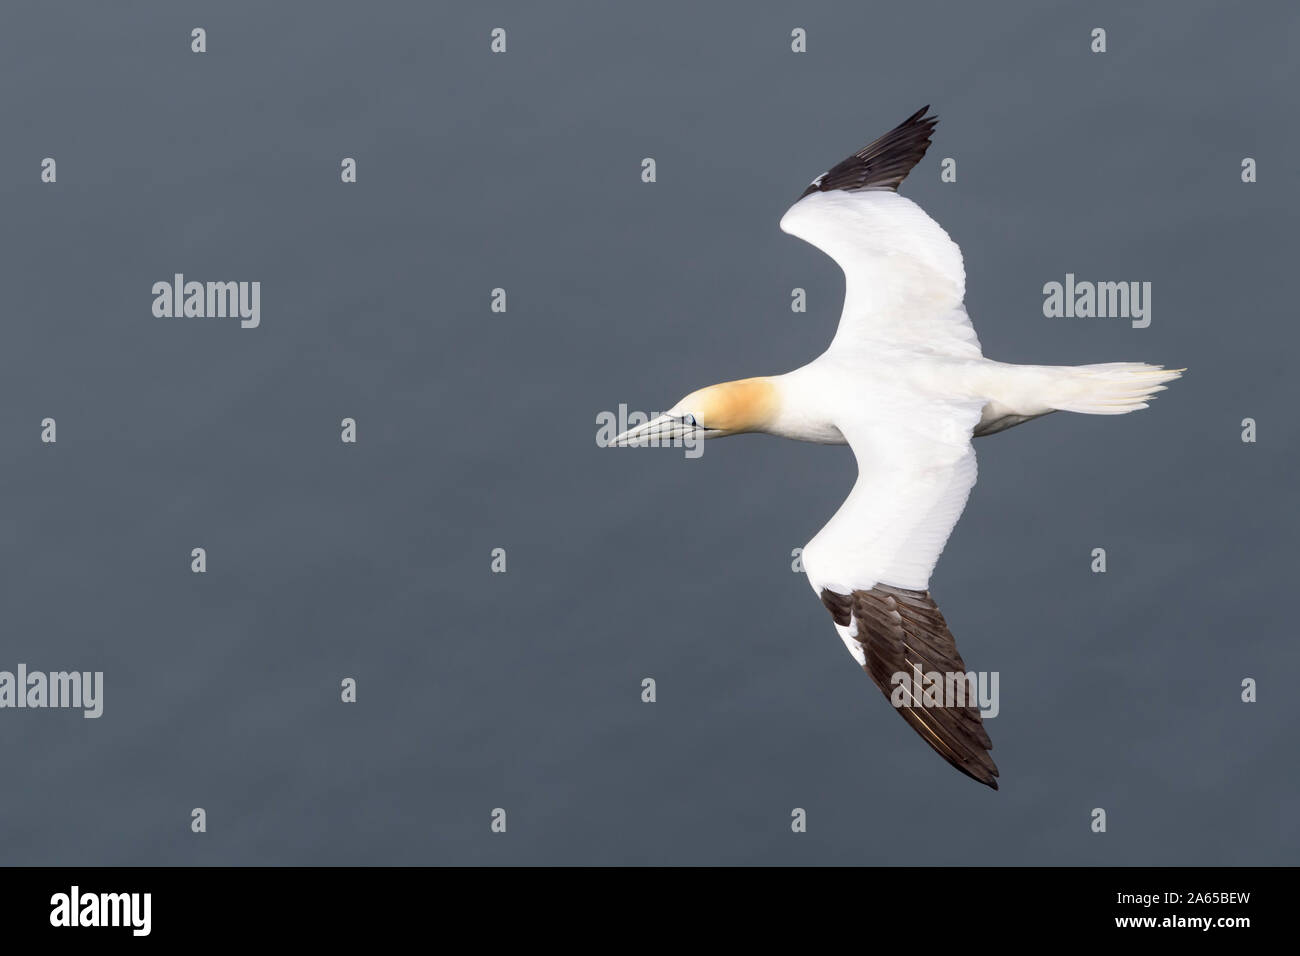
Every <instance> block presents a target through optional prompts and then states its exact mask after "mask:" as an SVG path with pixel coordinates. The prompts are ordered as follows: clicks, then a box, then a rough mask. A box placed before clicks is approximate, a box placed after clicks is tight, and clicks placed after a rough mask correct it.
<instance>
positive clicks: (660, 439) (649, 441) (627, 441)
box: [610, 415, 696, 448]
mask: <svg viewBox="0 0 1300 956" xmlns="http://www.w3.org/2000/svg"><path fill="white" fill-rule="evenodd" d="M695 432H696V426H695V425H694V424H687V422H686V420H685V419H682V418H677V417H676V416H674V415H660V416H659V417H658V418H652V419H650V421H648V422H646V423H645V424H644V425H638V426H636V428H629V429H628V430H627V431H625V432H623V434H621V435H619V436H618V437H616V438H615V439H614V440H613V441H612V442H610V445H611V446H612V447H616V448H627V447H631V446H643V445H649V446H651V447H655V448H657V447H660V446H664V445H673V444H680V443H681V442H683V441H688V440H691V439H693V438H694V437H695Z"/></svg>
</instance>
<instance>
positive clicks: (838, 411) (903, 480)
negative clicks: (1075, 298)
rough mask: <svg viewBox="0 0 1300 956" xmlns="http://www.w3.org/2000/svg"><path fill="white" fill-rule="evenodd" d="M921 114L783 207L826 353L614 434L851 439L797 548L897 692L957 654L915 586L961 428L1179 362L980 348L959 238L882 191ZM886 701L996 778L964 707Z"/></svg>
mask: <svg viewBox="0 0 1300 956" xmlns="http://www.w3.org/2000/svg"><path fill="white" fill-rule="evenodd" d="M926 109H928V107H927V108H926ZM925 112H926V110H924V109H923V110H920V111H919V112H917V113H916V114H914V115H913V116H912V117H910V118H909V119H908V120H906V121H905V122H904V123H903V124H901V125H900V126H898V127H896V128H895V129H894V130H891V131H890V132H889V133H886V134H885V135H884V136H882V137H880V139H878V140H876V141H874V142H873V143H871V144H870V145H868V146H866V147H864V148H863V149H862V150H860V151H859V152H857V153H855V154H854V155H853V156H850V157H849V158H848V159H846V160H844V161H843V162H841V163H839V164H838V165H837V166H835V167H833V168H832V169H831V170H829V171H828V172H826V173H823V174H822V175H821V176H819V177H817V179H815V180H814V181H813V183H812V185H810V186H809V187H808V189H807V190H806V191H805V193H804V195H803V196H802V197H801V198H800V199H799V201H798V202H796V203H795V204H794V205H793V206H792V207H791V208H790V210H789V211H788V212H787V213H786V214H785V216H784V217H783V218H782V219H781V228H782V229H783V230H784V231H786V232H788V233H790V234H791V235H794V236H798V237H799V238H801V239H803V240H805V241H807V242H809V243H811V244H812V245H814V246H816V247H817V248H819V249H821V250H822V251H824V252H825V253H826V254H827V255H829V256H830V257H831V258H832V259H834V260H835V262H836V263H838V264H839V266H840V268H841V269H843V270H844V276H845V294H844V308H843V311H842V313H841V315H840V322H839V327H838V328H837V330H836V333H835V337H834V339H833V340H832V341H831V344H830V347H829V348H828V349H827V350H826V351H825V353H823V354H822V355H820V356H819V357H818V358H816V359H814V360H813V361H812V362H810V363H808V364H807V365H805V366H803V367H802V368H798V369H795V370H794V371H792V372H789V373H787V374H785V375H777V376H771V377H765V378H757V379H745V380H742V381H739V382H726V383H723V384H721V385H714V386H710V387H708V388H705V389H701V390H699V391H697V392H693V393H691V394H690V395H688V396H686V398H684V399H682V400H681V401H680V402H678V403H677V404H676V405H675V406H674V407H673V408H672V409H670V410H669V412H668V413H667V414H665V415H663V416H660V417H659V418H657V419H655V420H654V421H652V422H649V423H647V424H646V425H643V426H640V427H639V428H636V429H632V430H630V431H628V432H625V433H624V434H623V435H620V436H619V437H618V439H616V443H617V444H637V443H639V442H641V441H643V440H646V439H648V438H651V437H656V438H658V439H660V440H663V439H672V438H680V437H682V436H683V435H686V434H688V433H689V434H692V435H693V436H694V437H703V438H715V437H722V436H726V435H733V434H737V433H740V432H746V431H762V432H768V433H771V434H775V435H782V436H785V437H788V438H794V439H799V440H802V441H811V442H820V443H829V444H840V443H847V444H848V445H849V446H850V447H851V448H852V450H853V454H854V456H855V458H856V459H857V464H858V479H857V482H856V483H855V484H854V486H853V489H852V491H850V493H849V496H848V498H847V499H846V500H845V501H844V504H843V505H841V506H840V508H839V510H838V511H836V512H835V514H834V516H833V517H832V518H831V519H830V521H829V522H827V524H826V526H825V527H824V528H822V529H821V531H819V532H818V533H817V535H816V536H815V537H814V538H813V539H812V541H810V542H809V543H808V545H807V546H806V547H805V548H804V550H803V565H804V569H805V571H806V572H807V576H808V582H809V584H811V585H812V587H813V590H814V591H816V592H817V593H818V594H819V596H820V597H821V598H822V601H823V603H824V604H825V605H826V606H827V608H828V609H829V610H830V611H831V614H832V618H833V619H834V621H835V627H836V631H837V633H838V634H839V635H840V637H841V639H842V640H843V641H844V644H845V645H846V646H847V647H848V649H849V652H850V653H851V654H852V655H853V657H854V659H855V660H856V661H857V662H858V663H859V664H861V665H862V666H863V667H864V669H866V671H867V673H868V674H869V675H870V676H871V677H872V680H873V681H875V682H876V684H877V686H879V687H880V689H881V690H882V691H884V693H885V694H886V696H890V697H891V699H894V700H895V703H896V705H897V697H896V695H895V694H894V693H893V689H894V687H895V686H896V677H897V675H898V674H899V673H907V672H913V673H920V672H921V671H928V670H930V669H931V668H937V669H944V668H947V669H949V670H950V671H951V670H952V669H956V670H957V671H963V670H964V668H965V665H964V663H963V662H962V660H961V657H960V655H959V654H958V653H957V649H956V644H955V641H954V639H953V637H952V634H951V632H950V631H949V630H948V628H947V624H946V622H945V621H944V619H943V616H942V614H940V613H939V610H938V607H937V605H935V604H934V601H933V599H932V598H931V597H930V595H929V592H928V590H927V589H928V587H929V582H930V574H931V572H932V571H933V570H934V566H935V564H936V562H937V561H938V560H939V555H940V553H941V552H942V551H943V548H944V545H945V543H946V542H947V540H948V536H949V535H950V534H951V532H952V529H953V527H954V526H955V525H956V523H957V519H958V518H960V517H961V513H962V510H963V509H964V508H965V506H966V500H967V498H968V497H969V495H970V492H971V489H972V488H973V487H974V485H975V478H976V464H975V449H974V447H973V445H972V439H973V438H974V437H977V436H981V435H987V434H993V433H995V432H998V431H1001V430H1003V429H1005V428H1010V427H1012V426H1014V425H1018V424H1020V423H1022V422H1025V421H1029V420H1030V419H1033V418H1037V417H1039V416H1042V415H1045V414H1048V413H1049V412H1053V411H1058V410H1061V411H1072V412H1083V413H1087V414H1095V415H1116V414H1124V413H1126V412H1131V411H1135V410H1137V409H1141V408H1146V407H1147V401H1148V400H1149V399H1150V398H1151V396H1152V395H1153V394H1154V393H1156V392H1158V391H1162V390H1163V387H1164V386H1163V384H1162V383H1164V382H1167V381H1170V380H1172V379H1175V378H1177V377H1178V376H1179V371H1172V370H1167V369H1163V368H1160V367H1159V366H1152V365H1146V364H1142V363H1134V362H1121V363H1108V364H1104V365H1083V366H1043V365H1008V364H1005V363H1002V362H995V361H992V360H989V359H986V358H984V357H983V354H982V352H981V349H980V344H979V339H978V338H977V336H976V334H975V330H974V328H973V327H972V325H971V321H970V318H969V317H968V316H967V314H966V308H965V305H964V304H963V299H964V297H965V289H966V275H965V269H964V266H963V263H962V255H961V250H960V249H959V248H958V247H957V244H956V243H954V242H953V241H952V239H950V238H949V236H948V234H947V233H946V232H944V230H943V229H942V228H941V227H940V226H939V225H938V223H936V222H935V221H934V220H933V219H931V218H930V217H929V216H928V215H926V214H925V212H924V211H923V210H922V209H921V208H920V207H919V206H917V205H916V203H914V202H912V201H911V200H909V199H905V198H903V197H902V196H900V195H898V194H897V192H896V190H897V188H898V185H899V184H900V183H901V182H902V180H903V178H904V177H905V176H906V175H907V172H908V171H909V170H910V169H911V168H912V166H914V165H915V164H916V162H917V161H919V160H920V158H921V157H922V156H923V155H924V153H925V151H926V148H927V147H928V146H929V142H930V135H931V133H932V132H933V129H934V125H935V123H936V120H935V118H933V117H924V114H925ZM899 713H900V714H901V715H902V716H903V717H904V719H906V720H907V722H908V723H909V724H910V725H911V726H912V727H913V728H914V729H915V730H916V731H917V733H919V734H920V735H921V737H922V738H923V739H925V741H926V742H927V743H928V744H929V745H930V746H931V747H933V748H934V749H935V750H936V751H937V752H938V753H939V754H940V755H942V756H943V757H944V759H945V760H947V761H948V762H949V763H951V764H952V765H953V766H955V767H957V768H958V769H959V770H961V771H962V772H963V773H966V774H967V775H969V776H972V777H974V778H975V779H977V780H979V781H981V782H982V783H985V784H987V785H989V786H991V787H993V788H994V789H996V788H997V782H996V779H995V778H996V776H997V774H998V771H997V767H996V766H995V765H994V764H993V761H992V759H991V758H990V757H989V755H988V750H989V749H990V748H991V747H992V743H991V742H990V741H989V739H988V735H987V734H986V733H985V732H984V730H983V728H982V726H981V723H980V716H979V711H978V710H977V709H973V708H972V707H970V706H968V705H966V706H952V707H950V708H941V709H937V710H933V709H932V710H926V709H924V708H922V707H921V705H920V703H918V702H917V701H916V699H915V698H914V697H912V696H909V697H908V698H907V702H906V703H904V704H903V705H902V706H901V707H900V709H899Z"/></svg>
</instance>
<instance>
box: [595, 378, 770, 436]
mask: <svg viewBox="0 0 1300 956" xmlns="http://www.w3.org/2000/svg"><path fill="white" fill-rule="evenodd" d="M776 409H777V394H776V386H775V385H773V384H772V380H771V379H769V378H744V379H741V380H740V381H737V382H723V383H721V384H720V385H710V386H708V387H707V388H701V389H699V390H697V391H694V392H691V394H689V395H687V396H686V397H685V398H683V399H682V400H681V401H680V402H678V403H677V404H676V405H674V406H673V407H672V408H670V409H669V410H668V411H667V412H665V413H664V414H662V415H660V416H659V417H658V418H652V419H651V420H650V421H648V422H646V423H645V424H644V425H638V426H637V427H636V428H629V429H628V430H627V431H625V432H623V434H621V435H619V436H618V437H617V438H615V439H614V442H613V444H615V445H640V444H645V443H648V442H650V441H651V440H655V441H657V442H658V443H659V444H667V443H669V442H674V441H681V442H685V441H695V440H698V439H701V438H725V437H726V436H727V435H739V434H740V433H742V432H758V431H764V430H766V428H767V426H768V425H770V424H771V422H772V420H773V418H774V416H775V414H776Z"/></svg>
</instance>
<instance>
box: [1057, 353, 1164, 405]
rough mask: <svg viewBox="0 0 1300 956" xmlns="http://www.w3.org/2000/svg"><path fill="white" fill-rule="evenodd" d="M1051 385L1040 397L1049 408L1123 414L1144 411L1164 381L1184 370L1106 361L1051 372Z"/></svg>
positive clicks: (1159, 390)
mask: <svg viewBox="0 0 1300 956" xmlns="http://www.w3.org/2000/svg"><path fill="white" fill-rule="evenodd" d="M1053 371H1054V372H1055V373H1056V375H1054V376H1053V380H1052V382H1051V384H1050V385H1049V386H1048V387H1047V388H1046V389H1045V390H1044V392H1043V393H1042V394H1041V395H1040V396H1039V397H1040V398H1041V399H1042V400H1043V401H1044V402H1045V403H1046V404H1047V406H1048V407H1049V408H1054V409H1058V410H1060V411H1063V412H1082V413H1084V414H1085V415H1124V414H1126V413H1128V412H1136V411H1137V410H1138V409H1141V408H1146V407H1147V404H1148V402H1150V401H1151V399H1152V398H1154V397H1155V394H1156V392H1163V391H1164V390H1165V386H1164V385H1163V384H1162V383H1164V382H1172V381H1173V380H1174V379H1176V378H1179V377H1181V376H1182V374H1183V372H1185V371H1186V369H1167V368H1161V367H1160V366H1159V365H1147V364H1145V363H1144V362H1107V363H1105V364H1103V365H1075V366H1065V367H1061V368H1056V369H1053Z"/></svg>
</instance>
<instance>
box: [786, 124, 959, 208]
mask: <svg viewBox="0 0 1300 956" xmlns="http://www.w3.org/2000/svg"><path fill="white" fill-rule="evenodd" d="M929 112H930V105H929V104H928V103H927V104H926V105H925V106H923V107H921V108H920V109H919V110H917V111H916V112H915V113H913V114H912V115H911V116H909V117H908V118H907V119H905V120H903V122H901V123H899V124H898V125H897V126H895V127H894V128H893V129H891V130H890V131H889V132H888V133H886V134H885V135H884V136H881V137H880V138H879V139H876V140H873V141H872V142H870V143H868V144H867V145H866V146H864V147H862V149H860V150H858V151H857V152H856V153H854V154H853V155H852V156H850V157H849V158H848V159H846V160H844V161H843V162H841V163H839V164H837V165H835V166H833V167H832V168H831V169H830V170H829V171H828V172H825V173H823V174H822V175H820V176H818V177H817V178H816V179H814V180H813V181H812V184H811V185H810V186H809V187H808V188H807V189H805V190H804V191H803V194H802V195H801V196H800V197H799V198H800V199H802V198H803V197H804V196H807V195H808V194H809V193H815V192H830V191H832V190H835V189H843V190H847V191H849V192H854V191H857V190H861V189H889V190H893V191H895V192H896V191H897V190H898V187H899V185H900V184H902V182H903V180H904V179H906V178H907V174H908V173H910V172H911V171H912V167H914V166H915V165H916V164H917V163H919V162H920V161H921V157H922V156H924V155H925V151H926V150H927V149H929V148H930V137H931V136H933V135H934V128H935V127H936V126H938V125H939V117H937V116H927V115H926V114H927V113H929Z"/></svg>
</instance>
